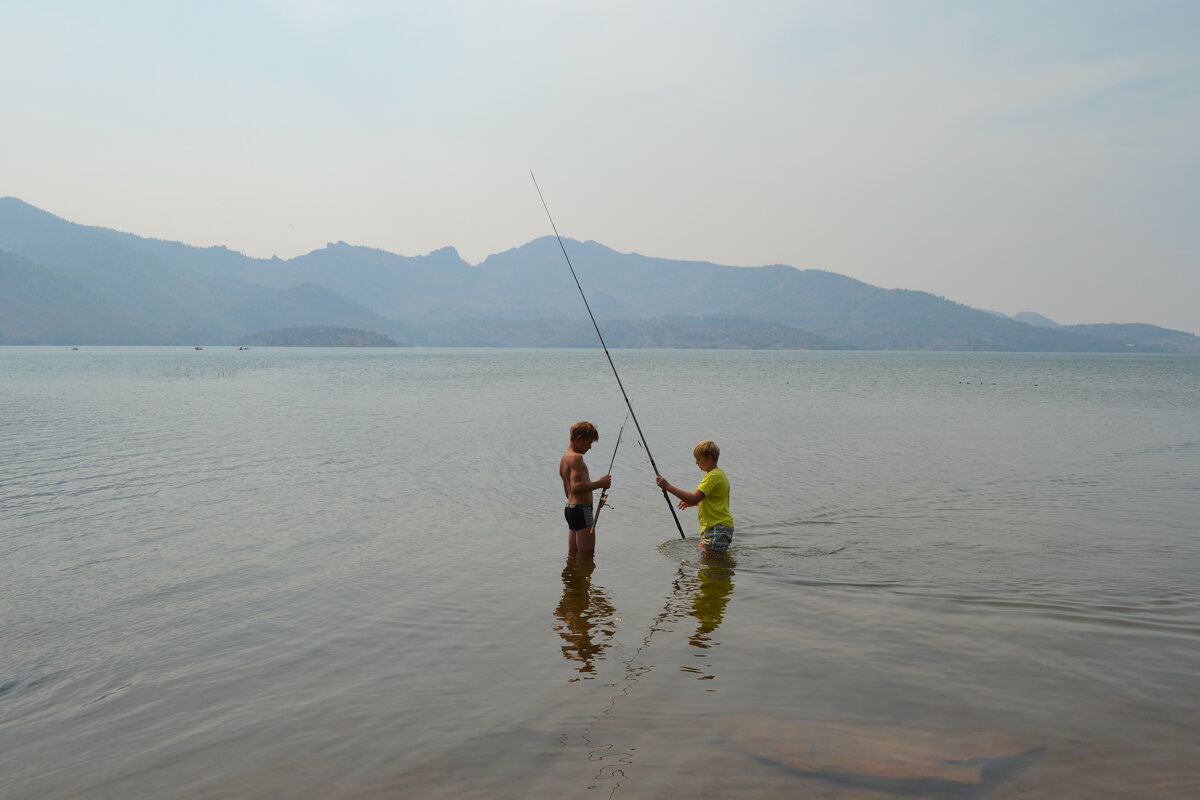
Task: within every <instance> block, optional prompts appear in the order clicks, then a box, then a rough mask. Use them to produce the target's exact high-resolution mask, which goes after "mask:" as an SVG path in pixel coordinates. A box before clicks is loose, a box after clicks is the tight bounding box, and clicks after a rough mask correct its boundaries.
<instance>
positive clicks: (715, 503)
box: [654, 440, 733, 554]
mask: <svg viewBox="0 0 1200 800" xmlns="http://www.w3.org/2000/svg"><path fill="white" fill-rule="evenodd" d="M692 455H693V456H695V457H696V466H697V467H699V468H700V471H701V472H703V473H704V478H703V479H702V480H701V481H700V485H698V486H697V487H696V488H695V490H694V491H691V492H689V491H687V490H686V489H680V488H679V487H678V486H672V485H671V484H670V483H668V482H667V479H666V478H664V477H663V476H662V475H657V476H655V478H654V482H655V483H656V484H657V485H658V488H660V489H662V490H663V491H667V492H670V493H671V494H673V495H675V496H676V497H678V498H679V508H680V509H684V508H690V507H692V506H696V517H697V519H698V520H699V521H700V544H698V545H697V546H696V549H697V550H701V551H703V552H705V553H713V554H716V553H724V552H725V551H726V550H728V549H729V545H731V544H732V543H733V514H731V513H730V512H729V478H727V477H725V471H724V470H723V469H721V468H720V467H718V466H717V459H719V458H720V457H721V448H719V447H717V443H716V442H714V441H711V440H705V441H703V442H701V443H700V444H698V445H696V447H695V449H694V450H693V451H692Z"/></svg>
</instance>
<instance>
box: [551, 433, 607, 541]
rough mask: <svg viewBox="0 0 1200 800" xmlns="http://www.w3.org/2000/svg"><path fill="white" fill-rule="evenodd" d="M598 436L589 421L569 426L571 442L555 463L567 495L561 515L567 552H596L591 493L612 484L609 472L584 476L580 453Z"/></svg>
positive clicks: (583, 465) (581, 454)
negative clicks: (564, 518) (563, 519)
mask: <svg viewBox="0 0 1200 800" xmlns="http://www.w3.org/2000/svg"><path fill="white" fill-rule="evenodd" d="M599 438H600V434H599V433H597V432H596V426H595V425H593V424H592V423H590V422H576V423H575V424H574V425H572V426H571V444H570V445H569V446H568V447H567V451H566V452H565V453H563V456H562V458H561V459H560V460H559V462H558V474H559V477H561V478H562V482H563V493H564V494H566V496H567V507H566V509H565V511H564V515H565V516H566V518H567V529H568V531H569V533H568V535H567V552H568V553H569V554H574V553H578V554H579V555H581V556H590V555H592V554H593V553H594V552H596V531H595V529H594V527H593V523H594V519H595V518H594V517H593V511H592V492H594V491H596V490H597V489H607V488H609V487H610V486H612V475H605V476H604V477H603V478H601V479H600V480H598V481H593V480H592V478H591V476H590V475H588V468H587V464H585V463H584V461H583V454H584V453H586V452H587V451H588V450H591V449H592V443H593V442H595V441H596V440H597V439H599Z"/></svg>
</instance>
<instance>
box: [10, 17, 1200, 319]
mask: <svg viewBox="0 0 1200 800" xmlns="http://www.w3.org/2000/svg"><path fill="white" fill-rule="evenodd" d="M1197 42H1200V2H1196V1H1195V0H1179V1H1178V2H1166V1H1164V2H1155V1H1154V0H1138V1H1136V2H1106V1H1105V0H1083V1H1082V2H1054V0H1037V2H1020V1H1014V0H1004V2H995V1H994V0H987V1H986V2H983V1H981V2H967V1H966V0H948V1H947V2H905V1H904V0H895V1H894V2H855V0H837V1H836V2H833V1H830V2H825V1H818V0H814V1H813V2H803V0H788V1H787V2H765V1H764V2H754V1H753V0H743V1H742V2H736V3H735V2H722V3H717V2H704V1H703V0H687V1H686V2H684V1H682V0H681V1H679V2H654V1H653V0H640V1H638V2H620V1H619V0H606V1H605V2H563V1H561V0H560V2H549V1H546V2H502V0H486V1H485V0H479V1H478V2H456V1H455V0H439V2H433V1H432V0H431V1H430V2H421V3H416V2H383V1H382V0H381V1H380V2H353V0H296V1H294V2H289V0H257V1H256V0H236V2H225V1H224V0H209V2H205V3H173V2H168V3H164V2H159V0H146V1H145V2H125V1H123V0H107V1H106V2H61V1H59V0H31V1H29V2H26V1H25V0H0V102H2V106H0V107H2V108H3V121H4V124H3V130H2V133H0V195H13V196H16V197H19V198H21V199H23V200H25V201H27V202H29V203H32V204H34V205H36V206H38V207H40V208H43V209H46V210H47V211H51V212H53V213H55V214H58V215H59V216H63V217H66V218H67V219H70V220H72V221H75V222H81V223H85V224H89V225H100V226H104V227H111V228H117V229H119V230H124V231H129V232H131V233H136V234H139V235H143V236H154V237H158V238H163V239H173V240H179V241H184V242H187V243H190V244H197V245H215V244H224V245H228V246H229V247H231V248H233V249H235V250H240V251H242V252H244V253H247V254H249V255H254V256H270V255H273V254H277V255H279V256H280V257H283V258H288V257H291V256H295V255H298V254H301V253H305V252H308V251H310V250H313V249H317V248H320V247H323V246H324V245H325V244H326V242H329V241H338V240H345V241H347V242H350V243H351V244H358V245H365V246H370V247H378V248H382V249H385V250H389V251H392V252H396V253H401V254H404V255H419V254H423V253H427V252H429V251H431V250H435V249H437V248H439V247H443V246H446V245H452V246H454V247H456V248H458V250H459V252H460V253H461V254H462V256H463V257H464V258H465V259H466V260H468V261H470V262H472V263H477V262H479V261H481V260H483V258H485V257H486V256H487V255H489V254H491V253H496V252H502V251H504V250H508V249H510V248H512V247H517V246H520V245H522V244H524V243H526V242H528V241H530V240H532V239H534V238H537V237H539V236H543V235H546V234H548V233H550V232H551V231H550V229H549V225H548V223H547V221H546V218H545V214H544V212H543V210H542V207H541V205H540V203H539V201H538V199H537V194H536V192H535V191H534V188H533V184H532V182H531V181H530V178H529V172H530V170H533V171H534V172H535V173H536V175H537V178H538V182H539V183H540V184H541V187H542V191H543V192H544V193H545V195H546V199H547V201H548V202H549V204H550V209H551V211H552V212H553V213H554V215H555V221H556V222H557V223H558V227H559V230H560V232H561V233H562V234H563V235H564V236H570V237H573V238H577V239H594V240H596V241H598V242H601V243H603V244H605V245H608V246H609V247H612V248H614V249H616V250H620V251H623V252H638V253H643V254H646V255H652V256H661V257H664V258H677V259H696V260H707V261H714V262H717V263H722V264H735V265H744V266H755V265H760V264H772V263H784V264H791V265H793V266H796V267H800V268H809V267H816V268H820V269H826V270H830V271H833V272H838V273H841V274H844V275H849V276H852V277H854V278H858V279H860V280H863V281H866V282H868V283H872V284H875V285H878V286H884V287H889V288H890V287H901V288H910V289H922V290H925V291H929V292H932V293H934V294H938V295H942V296H944V297H947V298H949V299H951V300H956V301H958V302H962V303H967V304H968V305H972V306H977V307H982V308H990V309H994V310H998V311H1003V312H1006V313H1009V314H1011V313H1015V312H1017V311H1023V310H1031V311H1037V312H1040V313H1042V314H1045V315H1047V316H1049V317H1051V318H1053V319H1055V320H1057V321H1059V322H1063V323H1077V322H1152V323H1155V324H1159V325H1164V326H1167V327H1173V328H1181V329H1184V330H1189V331H1192V332H1196V333H1200V55H1198V53H1200V46H1198V45H1197ZM680 311H681V312H686V309H685V308H681V309H680Z"/></svg>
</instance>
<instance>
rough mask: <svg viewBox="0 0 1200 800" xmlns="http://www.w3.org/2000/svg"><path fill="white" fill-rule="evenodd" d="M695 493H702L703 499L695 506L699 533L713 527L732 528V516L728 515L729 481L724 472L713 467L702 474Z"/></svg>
mask: <svg viewBox="0 0 1200 800" xmlns="http://www.w3.org/2000/svg"><path fill="white" fill-rule="evenodd" d="M696 489H697V491H701V492H704V499H703V500H701V501H700V505H698V506H696V517H697V518H698V519H699V520H700V532H701V533H703V532H704V531H706V530H708V529H709V528H711V527H712V526H713V525H728V526H729V527H731V528H732V527H733V514H730V513H729V479H728V478H726V477H725V470H723V469H721V468H720V467H713V468H712V470H710V471H709V472H706V473H705V474H704V478H703V480H701V481H700V485H699V486H697V487H696Z"/></svg>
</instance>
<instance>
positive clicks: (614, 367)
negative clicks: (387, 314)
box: [529, 170, 687, 539]
mask: <svg viewBox="0 0 1200 800" xmlns="http://www.w3.org/2000/svg"><path fill="white" fill-rule="evenodd" d="M529 177H531V178H533V188H534V189H537V193H538V199H539V200H541V201H542V208H544V209H546V218H547V219H549V220H550V227H551V228H553V229H554V238H556V239H558V246H559V248H560V249H561V250H562V254H563V258H565V259H566V260H567V266H568V267H570V268H571V277H572V278H574V279H575V288H577V289H579V296H580V297H582V298H583V306H584V308H586V309H587V312H588V316H589V317H591V319H592V327H593V328H595V329H596V336H598V337H599V338H600V346H601V347H603V348H604V355H605V356H606V357H607V358H608V365H609V366H610V367H612V372H613V377H614V378H616V379H617V386H618V387H620V389H621V396H622V397H624V398H625V407H626V408H627V409H629V416H631V417H632V418H633V425H634V427H635V428H637V432H638V438H639V439H641V441H642V449H644V450H645V451H646V456H647V457H648V458H649V459H650V466H651V467H654V474H655V476H658V475H661V474H662V473H661V472H659V471H658V465H657V464H655V463H654V456H652V455H650V446H649V445H648V444H646V435H645V434H644V433H642V426H641V424H639V423H638V418H637V414H635V413H634V411H633V404H632V403H630V402H629V395H628V394H626V393H625V384H623V383H621V376H620V375H619V374H617V365H616V364H614V363H613V360H612V354H611V353H609V352H608V345H607V344H605V343H604V334H602V333H600V326H599V325H598V324H597V323H596V315H595V314H593V313H592V306H591V304H590V303H588V299H587V295H585V294H584V293H583V286H581V285H580V284H579V276H578V275H576V274H575V265H573V264H572V263H571V257H570V256H569V255H567V248H566V246H565V245H563V240H562V237H561V236H559V235H558V226H557V225H555V224H554V217H552V216H551V215H550V206H548V205H546V198H545V197H543V196H542V188H541V187H540V186H538V182H537V178H536V177H535V176H534V174H533V170H530V171H529ZM614 455H615V453H614ZM662 496H663V499H664V500H666V501H667V508H669V509H671V519H673V520H675V527H676V528H677V529H678V530H679V538H680V539H686V538H687V537H686V536H684V535H683V526H682V525H680V524H679V515H678V514H676V513H675V504H674V503H672V502H671V498H670V496H668V495H667V490H666V489H663V490H662Z"/></svg>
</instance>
